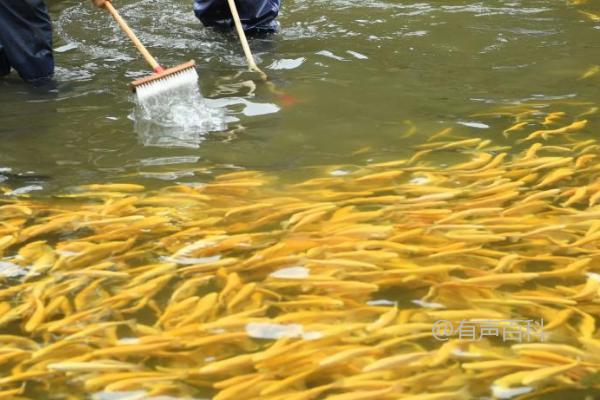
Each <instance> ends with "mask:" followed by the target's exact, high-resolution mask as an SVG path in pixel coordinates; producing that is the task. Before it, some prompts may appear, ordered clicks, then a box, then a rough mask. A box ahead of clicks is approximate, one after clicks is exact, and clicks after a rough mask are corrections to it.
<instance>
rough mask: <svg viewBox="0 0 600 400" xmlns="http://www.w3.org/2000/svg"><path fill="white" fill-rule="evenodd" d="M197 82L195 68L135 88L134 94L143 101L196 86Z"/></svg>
mask: <svg viewBox="0 0 600 400" xmlns="http://www.w3.org/2000/svg"><path fill="white" fill-rule="evenodd" d="M197 81H198V72H196V68H193V67H192V68H187V69H184V70H182V71H179V72H176V73H171V74H166V75H165V76H162V77H160V78H157V79H153V80H151V81H148V82H146V83H143V84H141V85H139V86H136V88H135V92H136V93H137V96H138V99H140V100H144V99H147V98H149V97H153V96H158V95H160V94H162V93H165V92H167V91H169V90H173V89H177V88H179V87H181V86H185V85H193V84H196V82H197Z"/></svg>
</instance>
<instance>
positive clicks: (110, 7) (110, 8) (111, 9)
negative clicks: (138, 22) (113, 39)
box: [104, 1, 163, 73]
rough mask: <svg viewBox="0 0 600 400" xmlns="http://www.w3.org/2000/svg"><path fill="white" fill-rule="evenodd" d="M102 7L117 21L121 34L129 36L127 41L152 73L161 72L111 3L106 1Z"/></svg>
mask: <svg viewBox="0 0 600 400" xmlns="http://www.w3.org/2000/svg"><path fill="white" fill-rule="evenodd" d="M104 7H105V8H106V9H107V10H108V12H109V13H110V14H111V15H112V16H113V18H114V19H115V21H117V24H119V26H120V27H121V29H122V30H123V32H125V34H127V36H129V39H131V41H132V42H133V44H134V45H135V47H137V49H138V51H139V52H140V53H142V56H144V58H145V59H146V61H147V62H148V64H150V66H151V67H152V69H153V70H154V72H156V73H159V72H162V71H163V68H162V67H161V66H160V64H159V63H158V61H156V59H155V58H154V57H153V56H152V54H150V52H149V51H148V49H146V46H144V45H143V44H142V42H140V39H138V37H137V36H136V35H135V33H133V31H132V30H131V28H130V27H129V25H127V22H125V20H124V19H123V18H122V17H121V16H120V15H119V13H118V12H117V10H116V9H115V8H114V7H113V5H112V3H111V2H110V1H107V2H105V3H104Z"/></svg>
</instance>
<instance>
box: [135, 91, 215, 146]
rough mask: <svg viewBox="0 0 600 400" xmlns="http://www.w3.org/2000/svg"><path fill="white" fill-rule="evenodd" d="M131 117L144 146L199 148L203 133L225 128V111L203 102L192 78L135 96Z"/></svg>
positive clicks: (203, 136)
mask: <svg viewBox="0 0 600 400" xmlns="http://www.w3.org/2000/svg"><path fill="white" fill-rule="evenodd" d="M133 119H134V122H135V131H136V132H137V134H138V137H139V139H140V141H141V142H142V144H144V145H146V146H161V147H198V146H199V145H200V143H201V142H202V141H203V140H204V138H205V135H206V133H208V132H212V131H222V130H225V129H226V128H227V123H226V118H225V112H224V111H223V110H222V109H219V108H213V107H210V106H209V105H208V104H207V103H206V100H205V99H204V98H203V97H202V94H201V93H200V89H199V87H198V84H197V83H196V82H195V81H194V82H192V81H190V82H188V83H186V84H182V85H175V86H174V87H172V88H169V89H166V90H163V91H161V92H160V93H158V94H155V95H152V96H137V98H136V108H135V112H134V114H133Z"/></svg>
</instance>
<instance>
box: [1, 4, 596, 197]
mask: <svg viewBox="0 0 600 400" xmlns="http://www.w3.org/2000/svg"><path fill="white" fill-rule="evenodd" d="M50 8H51V11H52V16H53V19H54V23H55V48H56V50H57V51H56V62H57V73H56V81H57V89H56V90H55V91H52V92H51V93H34V92H32V91H31V90H29V89H28V88H27V87H25V86H23V85H22V84H21V83H20V82H19V81H18V79H17V78H16V77H15V76H14V75H13V76H11V77H9V78H8V79H4V80H2V81H0V133H1V135H2V140H1V141H0V157H1V158H0V166H1V167H10V168H12V169H13V170H14V172H17V173H18V172H25V171H34V172H36V173H38V174H42V175H46V176H48V177H49V179H47V180H46V181H45V182H43V184H42V185H43V186H45V187H49V188H51V187H54V188H61V187H64V186H65V185H68V184H75V183H83V182H89V181H115V180H123V179H126V180H129V181H131V180H132V179H134V180H135V179H140V180H141V181H144V182H146V183H150V184H152V183H151V182H152V181H155V183H156V184H160V180H163V179H178V180H197V179H205V175H204V174H205V173H206V172H207V170H211V169H213V168H221V169H229V168H258V169H264V170H278V171H285V170H294V169H295V168H297V167H300V166H310V165H315V164H323V163H346V162H360V161H364V160H366V159H369V158H374V159H380V158H385V157H386V156H388V155H398V154H402V155H404V154H408V152H409V150H408V146H409V145H411V144H414V143H419V142H421V141H423V140H424V138H426V137H428V136H430V135H432V134H433V133H435V132H438V131H439V130H440V129H442V128H445V127H448V126H450V127H454V128H455V133H456V134H457V135H459V136H460V135H464V136H468V135H470V134H477V135H483V136H486V135H489V136H490V137H495V136H497V132H498V129H499V128H500V127H501V126H503V123H506V121H505V120H502V118H489V117H488V118H483V117H473V116H472V115H473V114H476V113H479V112H484V111H486V110H489V109H491V108H493V107H495V106H500V105H506V104H515V103H517V104H518V103H521V102H535V103H542V104H552V103H556V102H592V103H594V102H597V101H598V97H599V95H598V93H599V92H598V90H597V84H594V82H596V81H594V80H589V79H588V80H577V78H578V77H579V76H580V75H581V74H582V73H583V72H584V71H585V70H586V69H588V68H589V67H592V66H593V65H594V64H595V63H597V62H598V57H595V61H594V54H595V55H596V56H598V55H600V48H599V45H598V37H599V35H600V28H599V25H598V23H597V22H596V23H594V22H593V21H590V19H589V18H588V17H586V16H585V15H583V14H582V13H580V12H579V9H578V8H576V7H569V6H568V5H566V4H565V2H562V1H561V2H548V1H544V0H539V1H535V0H531V1H515V0H513V1H508V0H507V1H485V2H471V1H454V2H431V3H427V2H401V3H400V2H395V1H384V0H382V1H365V2H359V3H356V2H349V1H339V0H334V1H320V0H319V1H318V0H312V1H289V0H288V1H285V2H284V4H283V12H282V15H281V18H280V21H281V25H282V29H281V33H280V34H278V35H276V36H274V37H272V38H270V39H267V40H254V41H253V42H252V46H253V48H254V51H255V52H256V53H257V57H258V60H259V63H260V65H262V66H263V67H264V68H265V70H266V71H267V73H268V74H269V75H270V77H271V79H272V80H273V82H274V83H275V84H276V85H277V87H278V88H279V89H280V90H282V91H284V92H285V93H286V94H287V95H288V96H290V97H291V98H292V99H295V100H292V101H289V100H287V99H289V97H287V98H285V99H283V101H282V99H281V97H278V96H276V95H274V94H273V93H272V92H271V91H269V90H268V88H266V87H265V86H264V85H261V84H260V83H258V84H257V88H256V90H255V91H253V90H252V88H251V87H250V86H251V85H250V86H249V85H248V83H246V82H245V81H247V80H249V79H253V78H255V77H254V76H253V75H252V74H248V73H246V74H243V75H242V76H237V74H238V73H239V72H240V71H244V63H245V61H244V58H243V55H242V53H241V50H240V48H239V45H238V43H237V42H236V40H235V37H233V36H232V37H227V36H223V35H220V34H217V33H214V32H211V31H208V30H205V29H203V28H202V26H201V25H200V24H199V22H198V21H197V20H196V19H195V17H194V16H193V13H192V11H191V6H190V4H189V2H188V1H182V0H176V1H169V2H156V1H152V0H145V1H121V2H119V8H120V9H121V11H122V13H123V15H124V17H125V18H126V19H127V20H128V21H129V22H130V23H131V25H132V26H133V27H134V28H135V30H136V31H137V32H138V33H139V35H140V37H141V38H142V40H143V41H144V42H145V43H146V44H147V46H148V47H149V48H150V49H151V51H152V52H153V53H155V54H156V55H157V57H158V58H159V59H160V61H161V62H162V63H163V64H165V65H176V64H179V63H182V62H184V61H186V60H188V59H195V60H196V61H197V63H198V71H199V73H200V87H201V90H202V93H203V94H204V96H205V97H207V98H208V99H210V100H211V105H213V106H215V107H222V108H223V109H224V110H225V111H226V115H227V117H228V120H229V122H228V123H227V125H228V127H227V128H226V129H225V130H223V131H220V132H213V133H209V134H206V135H203V137H204V141H202V139H200V140H198V135H194V134H189V135H187V137H188V138H189V140H187V143H186V135H185V134H184V135H182V136H183V140H169V138H168V137H167V138H166V139H165V138H164V135H163V136H161V132H160V131H158V132H156V130H154V131H152V133H148V132H145V131H144V130H143V129H138V131H137V132H136V129H134V122H133V121H132V120H131V115H132V111H133V108H134V104H133V99H132V96H131V95H130V93H129V92H128V88H127V85H128V83H129V82H130V81H131V80H133V79H134V78H137V77H140V76H143V75H145V74H147V73H148V70H147V68H146V65H145V64H144V63H143V61H142V60H141V59H140V57H139V56H138V55H137V54H136V52H135V51H134V50H133V49H132V47H131V46H130V44H129V42H128V40H127V39H126V38H125V37H124V35H123V34H121V33H120V32H119V31H118V29H117V27H116V25H115V24H114V23H113V21H112V20H111V19H110V17H109V16H108V15H105V14H104V13H102V12H100V11H98V10H96V9H93V8H92V7H91V5H89V4H87V3H86V2H80V1H75V0H73V1H69V0H67V1H52V2H51V4H50ZM587 9H589V7H588V8H587ZM592 11H593V8H592ZM541 108H543V107H541ZM591 118H592V120H593V122H594V123H596V121H597V118H598V117H597V116H592V117H591ZM415 128H416V131H415ZM504 128H505V127H503V128H502V129H504ZM161 139H162V140H161ZM201 141H202V142H201ZM200 142H201V143H200ZM156 145H158V146H156ZM170 145H171V146H174V147H165V146H170ZM186 145H189V146H190V147H182V146H186ZM356 152H358V153H359V154H356ZM157 165H160V167H156V166H157ZM165 165H168V166H167V167H165ZM158 171H160V173H158V174H156V173H157V172H158ZM165 171H166V172H170V173H164V172H165ZM136 177H137V178H136Z"/></svg>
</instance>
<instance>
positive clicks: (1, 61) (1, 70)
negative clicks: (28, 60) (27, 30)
mask: <svg viewBox="0 0 600 400" xmlns="http://www.w3.org/2000/svg"><path fill="white" fill-rule="evenodd" d="M9 72H10V64H9V63H8V60H7V59H6V55H5V54H4V48H3V47H2V45H0V76H4V75H8V73H9Z"/></svg>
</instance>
